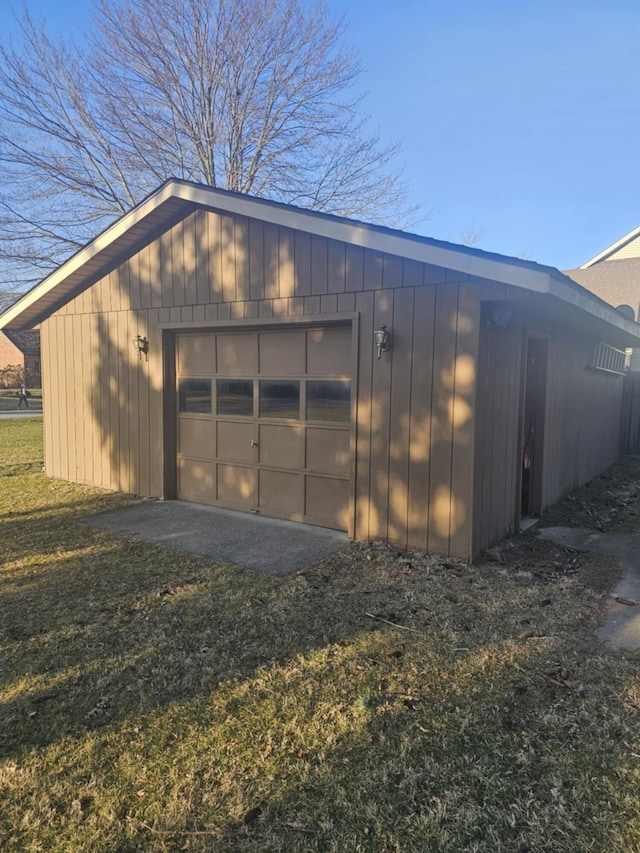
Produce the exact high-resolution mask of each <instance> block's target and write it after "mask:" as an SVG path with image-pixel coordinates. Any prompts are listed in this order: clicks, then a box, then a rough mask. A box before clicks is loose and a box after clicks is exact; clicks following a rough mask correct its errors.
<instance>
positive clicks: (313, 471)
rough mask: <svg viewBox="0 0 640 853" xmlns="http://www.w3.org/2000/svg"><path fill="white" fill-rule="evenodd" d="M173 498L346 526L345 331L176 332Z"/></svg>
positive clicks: (348, 358) (348, 357) (348, 349)
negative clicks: (175, 493) (175, 489)
mask: <svg viewBox="0 0 640 853" xmlns="http://www.w3.org/2000/svg"><path fill="white" fill-rule="evenodd" d="M176 358H177V382H178V497H179V498H181V499H183V500H190V501H197V502H199V503H209V504H216V505H220V506H227V507H231V508H235V509H245V510H252V511H255V512H260V513H264V514H265V515H272V516H277V517H279V518H287V519H292V520H295V521H305V522H309V523H311V524H320V525H323V526H327V527H335V528H338V529H340V530H346V529H348V527H349V496H350V485H349V484H350V473H351V463H350V460H351V452H350V440H351V362H352V338H351V328H350V327H346V326H341V327H327V328H313V329H292V330H290V329H287V330H268V331H250V332H244V331H242V332H241V331H233V332H217V333H213V332H199V333H188V334H187V333H185V334H180V335H178V336H177V345H176Z"/></svg>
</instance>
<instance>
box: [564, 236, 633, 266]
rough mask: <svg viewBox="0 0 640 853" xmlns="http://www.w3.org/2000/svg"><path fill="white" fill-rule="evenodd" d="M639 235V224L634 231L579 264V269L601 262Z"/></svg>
mask: <svg viewBox="0 0 640 853" xmlns="http://www.w3.org/2000/svg"><path fill="white" fill-rule="evenodd" d="M638 236H640V226H638V228H634V229H633V231H629V233H628V234H625V235H624V237H621V238H620V239H619V240H616V242H615V243H612V244H611V245H610V246H607V248H606V249H603V250H602V251H601V252H599V253H598V254H597V255H596V256H595V257H593V258H591V259H590V260H588V261H587V262H586V263H584V264H582V265H581V266H579V267H578V269H581V270H586V269H589V267H592V266H594V264H597V263H599V261H604V260H605V259H606V258H608V257H609V255H613V254H614V253H615V252H617V251H619V250H620V249H622V247H623V246H626V245H627V243H630V242H631V241H632V240H635V239H636V237H638Z"/></svg>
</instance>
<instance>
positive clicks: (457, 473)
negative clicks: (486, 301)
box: [449, 285, 480, 556]
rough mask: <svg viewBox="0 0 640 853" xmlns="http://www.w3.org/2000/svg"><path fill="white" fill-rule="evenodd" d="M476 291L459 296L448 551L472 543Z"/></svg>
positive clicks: (465, 288)
mask: <svg viewBox="0 0 640 853" xmlns="http://www.w3.org/2000/svg"><path fill="white" fill-rule="evenodd" d="M479 314H480V305H479V302H478V298H477V295H476V293H475V292H474V291H473V290H472V289H471V288H470V287H468V286H464V285H462V286H461V287H460V293H459V298H458V313H457V325H456V355H455V364H454V375H453V398H452V401H451V417H452V421H453V437H452V444H453V447H452V461H451V519H450V530H449V551H450V553H452V554H458V555H463V556H464V555H466V554H470V553H471V551H472V547H473V542H472V524H471V521H472V508H473V474H474V467H473V465H474V443H473V442H474V430H475V425H474V415H475V399H476V379H477V354H478V335H479V329H478V318H479Z"/></svg>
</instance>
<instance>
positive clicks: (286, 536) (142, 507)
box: [82, 501, 349, 577]
mask: <svg viewBox="0 0 640 853" xmlns="http://www.w3.org/2000/svg"><path fill="white" fill-rule="evenodd" d="M82 520H83V522H84V523H85V524H88V525H90V526H92V527H97V528H99V529H100V530H108V531H110V532H112V533H117V534H119V535H121V536H129V537H131V538H132V539H141V540H143V541H145V542H153V543H155V544H156V545H164V546H166V547H167V548H174V549H175V550H176V551H185V552H187V553H189V554H198V555H199V556H201V557H206V558H207V559H209V560H213V561H214V562H216V563H226V564H227V565H231V566H237V567H238V568H241V569H248V570H249V571H253V572H263V573H265V574H269V575H275V576H276V577H285V576H286V575H291V574H293V573H294V572H297V571H300V569H305V568H307V567H308V566H312V565H314V564H315V563H319V562H321V561H322V560H326V559H327V557H330V556H331V555H332V554H335V553H336V552H338V551H341V550H342V549H343V548H346V547H347V546H348V544H349V539H348V537H347V534H346V533H342V532H340V531H337V530H329V529H328V528H325V527H312V526H311V525H308V524H296V523H294V522H291V521H280V520H279V519H274V518H265V517H264V516H260V515H252V514H251V513H245V512H234V511H233V510H228V509H221V508H220V507H211V506H203V505H201V504H193V503H187V502H186V501H148V502H146V503H142V504H138V505H137V506H133V507H128V508H127V509H120V510H115V511H113V512H105V513H101V514H100V515H92V516H90V517H88V518H84V519H82Z"/></svg>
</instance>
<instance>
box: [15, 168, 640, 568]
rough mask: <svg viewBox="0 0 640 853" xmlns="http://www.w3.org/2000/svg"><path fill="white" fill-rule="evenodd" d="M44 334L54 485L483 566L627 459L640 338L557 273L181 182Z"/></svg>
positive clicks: (105, 237)
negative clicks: (623, 449)
mask: <svg viewBox="0 0 640 853" xmlns="http://www.w3.org/2000/svg"><path fill="white" fill-rule="evenodd" d="M35 326H39V327H40V330H41V337H42V369H43V385H44V423H45V465H46V471H47V473H48V474H49V475H50V476H52V477H60V478H63V479H69V480H73V481H76V482H80V483H87V484H92V485H97V486H102V487H105V488H109V489H116V490H121V491H124V492H132V493H136V494H140V495H145V496H148V497H154V498H163V499H175V498H177V499H180V500H185V501H195V502H198V503H207V504H213V505H220V506H225V507H231V508H235V509H238V510H243V511H251V512H259V513H262V514H265V515H270V516H275V517H279V518H287V519H292V520H295V521H300V522H302V523H309V524H318V525H323V526H329V527H334V528H338V529H342V530H346V531H347V532H348V533H349V535H350V536H351V537H353V538H356V539H369V538H382V539H388V540H390V541H393V542H397V543H398V544H399V545H401V546H406V547H412V548H420V549H426V550H429V551H432V552H436V553H442V554H450V555H453V556H457V557H461V558H463V559H467V558H470V557H472V556H473V555H474V554H476V553H478V551H480V550H481V549H482V548H484V547H486V546H488V545H490V544H491V543H492V542H494V541H496V540H497V539H499V538H500V537H502V536H504V535H505V534H507V533H509V532H513V531H515V530H517V529H518V528H519V525H520V519H521V516H522V515H523V514H524V515H532V514H537V513H539V512H540V511H542V509H544V507H545V506H547V505H548V504H549V503H552V502H554V501H555V500H557V499H558V498H559V497H560V496H561V495H562V494H563V493H564V492H565V491H567V490H569V489H571V488H574V487H576V486H578V485H579V484H581V483H583V482H585V481H587V480H588V479H590V478H592V477H593V476H595V475H596V474H598V473H599V472H600V471H602V470H603V469H604V468H606V467H607V466H608V465H610V464H611V463H612V462H614V461H615V459H616V458H617V456H618V454H619V449H620V410H621V395H622V374H623V372H624V367H623V362H624V352H623V350H624V348H625V347H628V346H636V347H637V346H638V345H639V344H638V341H639V340H640V327H639V326H637V325H636V324H635V323H633V322H632V321H630V320H628V319H626V318H625V317H624V316H622V315H621V314H619V313H618V312H617V311H616V310H615V309H613V308H611V307H610V306H608V305H606V304H605V303H604V302H602V301H601V300H599V299H598V298H597V297H595V296H593V295H592V294H590V293H588V292H587V291H586V290H584V289H583V288H581V287H580V286H579V285H577V284H575V283H574V282H573V281H571V279H569V278H567V277H566V276H564V275H562V274H561V273H560V272H559V271H558V270H555V269H553V268H550V267H542V266H539V265H537V264H533V263H530V262H526V261H520V260H518V259H514V258H507V257H502V256H499V255H493V254H490V253H487V252H482V251H477V250H473V249H468V248H465V247H462V246H456V245H452V244H448V243H443V242H440V241H436V240H430V239H427V238H424V237H418V236H415V235H411V234H405V233H404V232H400V231H393V230H390V229H386V228H380V227H375V226H371V225H366V224H363V223H359V222H354V221H351V220H346V219H340V218H337V217H333V216H327V215H322V214H317V213H312V212H309V211H305V210H300V209H297V208H294V207H291V206H288V205H282V204H278V203H275V202H267V201H263V200H260V199H255V198H250V197H247V196H243V195H239V194H235V193H229V192H225V191H222V190H216V189H212V188H208V187H202V186H199V185H195V184H190V183H187V182H182V181H176V180H172V181H169V182H167V183H166V184H164V185H163V186H162V187H160V188H159V189H158V190H157V191H156V192H155V193H154V194H153V195H151V196H150V197H149V198H148V199H146V200H145V201H144V202H142V203H141V204H140V205H138V206H137V207H136V208H134V209H133V210H132V211H130V213H128V214H127V215H125V216H124V217H122V219H120V220H119V221H118V222H116V223H115V224H114V225H113V226H111V227H110V228H109V229H107V230H106V231H105V232H104V233H102V234H101V235H99V236H98V237H97V238H96V239H95V240H93V241H92V242H91V243H90V244H89V245H88V246H86V247H85V248H84V249H82V250H81V251H80V252H78V253H77V254H76V255H74V256H73V257H72V258H71V259H70V260H68V261H67V262H66V263H65V264H63V265H62V266H61V267H60V268H59V269H57V270H56V271H55V272H54V273H52V274H51V275H50V276H49V277H48V278H46V279H45V280H44V281H42V282H41V283H40V284H39V285H37V286H36V287H35V288H34V289H33V290H32V291H30V292H29V293H28V294H26V295H25V296H24V297H23V298H22V299H20V301H19V302H17V303H16V304H15V305H14V306H12V307H11V308H10V309H8V310H7V311H6V312H5V313H4V314H3V315H2V317H0V329H2V328H4V329H15V330H21V329H29V328H34V327H35Z"/></svg>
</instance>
